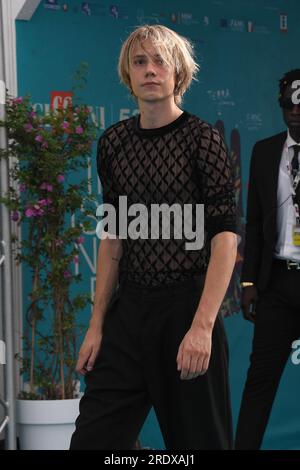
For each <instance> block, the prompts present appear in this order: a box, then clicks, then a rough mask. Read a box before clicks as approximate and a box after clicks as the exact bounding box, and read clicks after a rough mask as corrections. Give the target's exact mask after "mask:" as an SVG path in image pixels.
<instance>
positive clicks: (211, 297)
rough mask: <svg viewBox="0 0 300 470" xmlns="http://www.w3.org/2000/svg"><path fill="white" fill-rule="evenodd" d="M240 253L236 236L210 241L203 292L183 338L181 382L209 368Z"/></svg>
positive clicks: (225, 235)
mask: <svg viewBox="0 0 300 470" xmlns="http://www.w3.org/2000/svg"><path fill="white" fill-rule="evenodd" d="M236 253H237V236H236V235H235V234H234V233H232V232H221V233H218V234H217V235H215V236H214V237H213V238H212V240H211V257H210V260H209V265H208V269H207V274H206V279H205V284H204V289H203V292H202V295H201V299H200V302H199V305H198V308H197V310H196V314H195V316H194V320H193V323H192V325H191V328H190V329H189V331H188V332H187V334H186V335H185V337H184V338H183V340H182V342H181V344H180V347H179V350H178V355H177V369H178V370H181V378H182V379H192V378H195V377H197V376H198V375H200V374H204V373H205V372H206V371H207V369H208V365H209V360H210V354H211V337H212V330H213V326H214V323H215V319H216V316H217V314H218V312H219V309H220V306H221V303H222V301H223V299H224V296H225V294H226V291H227V288H228V285H229V282H230V278H231V275H232V271H233V268H234V264H235V260H236Z"/></svg>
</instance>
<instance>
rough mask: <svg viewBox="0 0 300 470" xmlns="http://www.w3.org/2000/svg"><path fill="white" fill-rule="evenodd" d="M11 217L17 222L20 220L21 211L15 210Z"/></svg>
mask: <svg viewBox="0 0 300 470" xmlns="http://www.w3.org/2000/svg"><path fill="white" fill-rule="evenodd" d="M10 217H11V220H13V221H14V222H17V220H19V212H18V211H13V212H12V213H11V216H10Z"/></svg>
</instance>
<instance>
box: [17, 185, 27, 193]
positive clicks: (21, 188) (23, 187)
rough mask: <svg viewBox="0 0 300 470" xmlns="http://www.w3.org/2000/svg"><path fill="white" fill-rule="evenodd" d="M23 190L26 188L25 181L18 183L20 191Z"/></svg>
mask: <svg viewBox="0 0 300 470" xmlns="http://www.w3.org/2000/svg"><path fill="white" fill-rule="evenodd" d="M25 190H26V184H25V183H20V184H19V191H20V193H23V192H24V191H25Z"/></svg>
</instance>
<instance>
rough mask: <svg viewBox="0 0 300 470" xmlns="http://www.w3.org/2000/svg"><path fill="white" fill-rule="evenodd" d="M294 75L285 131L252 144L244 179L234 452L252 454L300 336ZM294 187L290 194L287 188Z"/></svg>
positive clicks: (285, 85)
mask: <svg viewBox="0 0 300 470" xmlns="http://www.w3.org/2000/svg"><path fill="white" fill-rule="evenodd" d="M297 80H300V69H296V70H292V71H290V72H288V73H286V74H285V75H284V77H283V78H282V79H281V80H280V82H279V88H280V95H279V104H280V106H281V108H282V114H283V119H284V121H285V123H286V125H287V128H288V130H287V132H282V133H280V134H277V135H275V136H273V137H270V138H268V139H265V140H262V141H260V142H257V143H256V144H255V145H254V148H253V152H252V157H251V165H250V177H249V192H248V206H247V223H246V241H245V253H244V263H243V269H242V276H241V281H242V282H241V284H242V311H243V315H244V318H245V319H247V320H250V321H252V322H253V323H254V337H253V344H252V354H251V356H250V367H249V370H248V375H247V380H246V385H245V389H244V392H243V398H242V403H241V409H240V413H239V419H238V425H237V432H236V442H235V448H236V449H259V448H260V446H261V443H262V440H263V436H264V432H265V429H266V426H267V423H268V419H269V416H270V412H271V409H272V405H273V401H274V398H275V395H276V391H277V388H278V384H279V381H280V378H281V375H282V372H283V369H284V367H285V364H286V362H287V360H288V357H289V354H290V351H291V345H292V343H293V341H294V340H296V339H297V338H299V336H300V223H299V207H300V183H299V184H298V183H297V181H298V179H300V169H299V160H300V152H299V150H300V104H297V103H298V101H299V99H297V96H299V90H298V89H297V87H296V89H295V86H296V85H298V86H299V82H298V83H297ZM293 187H294V190H293Z"/></svg>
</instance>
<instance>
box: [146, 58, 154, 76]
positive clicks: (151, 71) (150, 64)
mask: <svg viewBox="0 0 300 470" xmlns="http://www.w3.org/2000/svg"><path fill="white" fill-rule="evenodd" d="M145 73H146V75H156V70H155V66H154V64H153V62H152V61H151V60H149V61H148V63H147V66H146V71H145Z"/></svg>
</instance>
